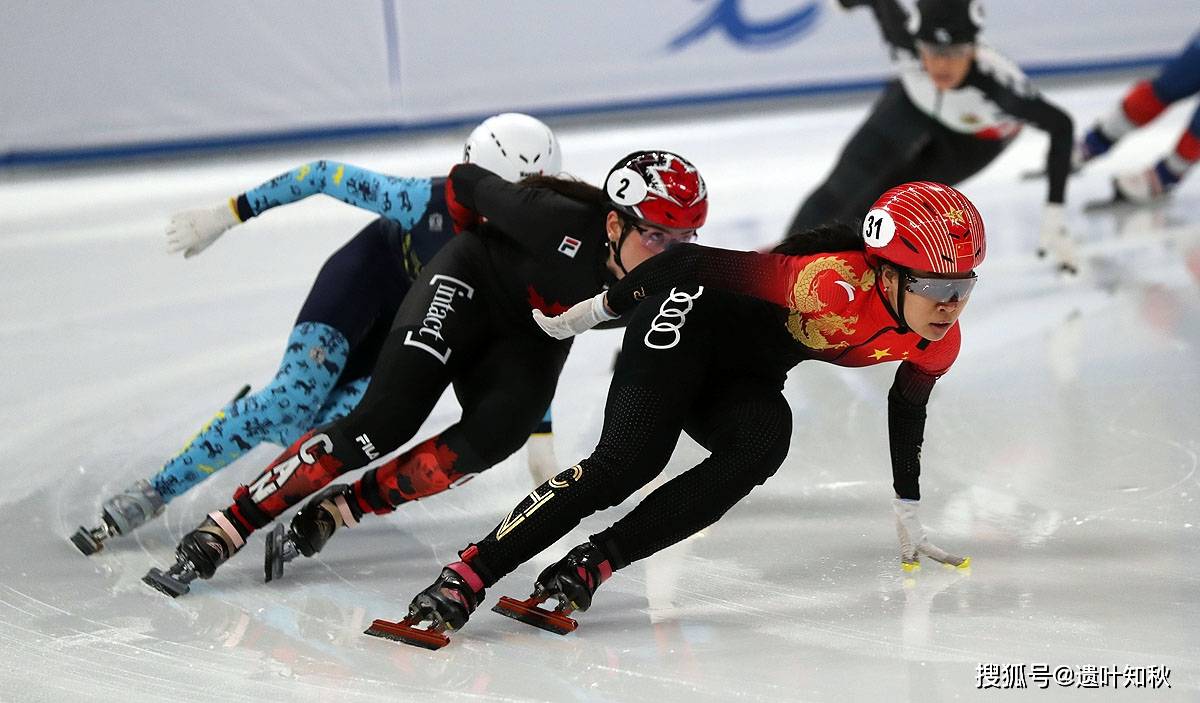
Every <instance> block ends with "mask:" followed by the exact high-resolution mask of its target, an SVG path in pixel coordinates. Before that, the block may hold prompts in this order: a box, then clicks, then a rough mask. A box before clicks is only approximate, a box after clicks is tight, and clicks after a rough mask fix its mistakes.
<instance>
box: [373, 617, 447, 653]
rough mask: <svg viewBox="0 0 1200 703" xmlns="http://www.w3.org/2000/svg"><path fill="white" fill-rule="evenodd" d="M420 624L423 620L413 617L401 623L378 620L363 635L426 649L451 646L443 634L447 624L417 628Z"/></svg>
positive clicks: (436, 623) (440, 623)
mask: <svg viewBox="0 0 1200 703" xmlns="http://www.w3.org/2000/svg"><path fill="white" fill-rule="evenodd" d="M420 623H421V620H419V619H417V618H416V617H413V616H410V617H407V618H404V619H403V620H401V621H400V622H391V621H388V620H376V621H374V622H372V623H371V626H370V627H368V628H367V629H366V630H363V634H365V635H371V636H372V637H383V638H386V639H389V640H396V641H397V642H403V643H404V644H411V645H412V646H414V647H423V648H425V649H441V648H442V647H445V646H446V645H448V644H450V638H449V637H447V636H446V635H445V634H443V631H444V630H445V629H446V623H444V622H434V623H433V624H431V625H430V626H429V627H426V628H420V627H416V625H418V624H420Z"/></svg>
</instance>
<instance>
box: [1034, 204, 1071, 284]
mask: <svg viewBox="0 0 1200 703" xmlns="http://www.w3.org/2000/svg"><path fill="white" fill-rule="evenodd" d="M1046 255H1049V256H1050V257H1051V259H1053V260H1054V262H1055V263H1057V264H1058V268H1059V270H1060V271H1063V272H1064V273H1068V274H1074V273H1077V272H1078V271H1079V261H1078V257H1077V256H1076V254H1075V244H1074V242H1072V241H1071V233H1070V232H1069V231H1068V230H1067V223H1066V213H1065V212H1064V211H1063V205H1062V203H1046V205H1045V206H1044V207H1043V208H1042V224H1041V232H1040V236H1039V239H1038V256H1039V257H1042V256H1046Z"/></svg>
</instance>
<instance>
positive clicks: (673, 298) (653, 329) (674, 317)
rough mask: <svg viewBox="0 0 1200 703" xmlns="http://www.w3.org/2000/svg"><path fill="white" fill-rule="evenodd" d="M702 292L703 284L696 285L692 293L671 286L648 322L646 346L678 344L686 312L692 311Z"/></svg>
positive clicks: (672, 345) (658, 347) (654, 347)
mask: <svg viewBox="0 0 1200 703" xmlns="http://www.w3.org/2000/svg"><path fill="white" fill-rule="evenodd" d="M703 294H704V286H697V287H696V292H695V293H694V294H693V293H688V292H686V291H681V290H679V289H677V288H672V289H671V294H670V295H668V296H667V299H666V300H664V301H663V304H662V305H660V306H659V307H658V315H656V316H655V317H654V320H652V321H651V322H650V331H648V332H646V336H645V338H644V341H645V342H646V346H647V347H649V348H651V349H670V348H672V347H674V346H675V345H677V344H679V340H680V339H681V336H682V332H683V324H684V323H685V322H687V314H688V313H689V312H691V311H692V306H693V305H694V304H695V300H696V298H699V297H700V296H701V295H703Z"/></svg>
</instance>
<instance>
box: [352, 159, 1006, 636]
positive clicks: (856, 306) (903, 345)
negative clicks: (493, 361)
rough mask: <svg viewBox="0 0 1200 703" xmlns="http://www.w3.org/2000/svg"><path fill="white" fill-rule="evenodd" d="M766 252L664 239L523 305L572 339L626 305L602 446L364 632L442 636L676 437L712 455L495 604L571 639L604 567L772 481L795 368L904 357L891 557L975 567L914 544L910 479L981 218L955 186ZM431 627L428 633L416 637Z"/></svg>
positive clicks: (631, 557)
mask: <svg viewBox="0 0 1200 703" xmlns="http://www.w3.org/2000/svg"><path fill="white" fill-rule="evenodd" d="M775 251H776V253H772V254H760V253H752V252H735V251H727V250H720V249H709V248H706V247H699V246H680V247H675V248H674V249H672V250H671V251H668V252H667V253H666V254H663V255H662V256H659V257H657V258H656V259H654V260H653V261H650V262H648V263H646V264H644V265H643V266H642V267H641V268H640V269H638V270H637V271H635V272H634V273H633V274H631V275H630V276H628V277H626V278H625V279H623V280H622V281H621V282H619V283H617V284H616V285H614V286H613V287H612V288H610V289H609V290H608V292H607V293H606V294H602V295H598V296H596V297H595V298H593V299H592V300H588V301H583V302H582V303H580V304H579V305H576V306H574V307H573V308H572V309H571V310H569V311H567V312H566V313H565V314H563V315H561V316H558V317H553V318H549V319H546V318H545V316H543V315H542V314H541V313H540V312H535V313H534V317H535V319H539V324H541V325H542V326H543V328H544V329H546V330H547V332H549V333H551V334H552V335H553V336H555V337H562V338H566V337H569V336H570V335H573V334H576V333H578V332H580V331H582V330H585V329H588V328H590V327H592V326H594V325H595V324H597V322H598V321H601V320H604V319H607V318H609V317H611V316H612V315H613V314H614V313H617V314H620V313H624V312H627V311H629V310H631V309H632V308H634V307H635V306H636V310H635V311H634V312H633V313H632V318H631V319H630V321H629V324H628V327H627V328H626V331H625V339H624V344H623V346H622V352H621V356H620V359H619V361H618V363H617V368H616V371H615V373H614V376H613V381H612V385H611V386H610V389H609V394H608V402H607V405H606V407H605V416H604V428H603V430H602V433H601V436H600V440H599V443H598V444H597V446H596V449H595V451H594V452H593V453H592V455H591V456H590V457H588V458H587V459H584V460H583V461H581V462H579V463H578V464H576V465H575V466H572V467H571V468H569V469H567V470H565V471H563V472H562V473H560V474H558V475H557V476H555V477H554V478H552V479H550V480H549V481H547V482H546V483H544V484H542V485H541V486H539V487H538V488H536V489H534V491H533V492H532V493H530V494H529V495H528V496H526V497H525V498H524V499H522V500H521V502H520V503H518V504H517V506H516V507H515V508H513V509H512V511H511V512H509V513H508V514H507V515H506V516H505V517H504V519H503V520H501V521H500V523H499V524H498V525H497V526H496V527H495V529H493V530H492V532H491V533H489V534H488V535H487V536H486V537H484V538H483V539H482V540H480V541H479V542H477V543H475V544H470V545H468V546H467V547H466V548H465V549H464V550H462V551H461V552H459V555H460V557H461V560H460V561H457V562H455V563H453V564H450V565H449V566H447V567H445V569H443V571H442V573H441V575H440V576H439V577H438V579H437V580H436V581H435V582H434V583H433V584H432V585H431V586H430V587H429V588H427V589H425V590H424V591H422V592H421V593H420V594H418V595H417V597H416V598H415V599H414V600H413V601H412V605H411V606H410V607H409V613H408V617H407V618H406V619H405V620H404V621H402V622H399V623H389V622H386V621H376V622H375V624H373V625H372V628H371V629H369V630H368V634H374V635H379V636H384V637H392V638H395V639H400V640H402V641H405V642H408V643H410V644H416V645H418V646H424V647H430V648H436V647H439V646H441V645H443V644H445V643H446V641H447V640H446V638H445V636H444V635H443V634H442V633H441V630H444V629H446V628H452V629H458V628H460V627H462V625H463V624H464V623H465V622H466V621H467V619H468V617H469V616H470V614H471V612H472V611H473V610H474V609H475V607H476V606H477V605H478V604H479V603H480V602H481V600H482V599H483V597H484V590H485V588H487V587H490V586H492V585H493V584H495V583H496V581H497V580H499V579H500V578H502V577H503V576H504V575H506V574H508V573H510V572H512V571H513V570H514V569H515V568H516V567H517V566H519V565H520V564H522V563H523V562H525V561H527V560H528V559H530V558H531V557H533V556H534V555H536V554H537V553H538V552H540V551H542V550H543V549H545V548H546V547H547V546H549V545H550V544H552V543H553V542H555V541H556V540H558V539H559V538H560V537H562V536H563V535H565V534H567V533H568V532H569V531H570V530H571V529H573V528H574V527H575V526H576V525H577V524H579V521H580V520H581V519H583V518H584V517H586V516H588V515H590V514H591V513H593V512H595V511H597V510H603V509H605V508H608V507H610V506H615V505H617V504H619V503H621V502H622V501H623V500H625V499H626V498H627V497H628V496H630V495H631V494H632V493H633V492H634V491H636V490H637V489H638V488H640V487H641V486H643V485H645V484H646V483H647V482H649V481H650V480H651V479H652V478H654V477H655V476H656V475H657V474H658V473H660V472H661V471H662V470H663V467H664V466H665V465H666V463H667V460H668V459H669V457H670V455H671V453H672V451H673V449H674V447H675V443H676V441H677V440H678V437H679V433H680V431H681V430H686V431H687V433H688V434H689V435H691V436H692V437H693V438H694V439H696V441H697V442H699V443H700V444H701V445H702V446H704V447H705V448H706V449H708V450H709V451H710V452H711V455H710V456H709V457H708V458H706V459H705V460H704V461H702V462H701V463H700V464H698V465H696V466H695V467H693V468H691V469H689V470H687V471H685V472H683V473H682V474H680V475H679V476H677V477H675V478H674V479H672V480H670V481H667V482H666V483H664V484H663V485H662V486H660V487H659V488H657V489H656V490H654V491H653V492H652V493H650V495H649V496H647V497H646V498H645V499H644V500H642V501H641V502H640V503H639V504H638V505H637V506H636V507H635V508H634V509H633V510H632V511H631V512H630V513H629V514H628V515H626V516H625V517H624V518H622V519H620V520H618V521H617V522H616V523H614V524H613V525H612V526H611V527H609V528H608V529H606V530H604V531H602V532H600V533H598V534H595V535H592V536H591V538H590V539H589V540H588V541H587V542H585V543H583V544H581V545H579V546H577V547H575V548H574V549H572V550H571V551H570V552H569V553H568V554H567V555H566V556H565V557H564V558H563V559H561V560H560V561H558V562H557V563H555V564H553V565H551V566H550V567H548V568H547V569H545V570H544V571H543V572H542V573H541V575H540V576H539V577H538V579H537V582H536V584H535V586H534V589H533V595H532V597H531V598H530V599H529V600H527V601H524V602H518V601H514V600H512V599H503V600H502V601H501V603H500V605H498V606H496V608H495V610H497V611H498V612H501V613H502V614H505V615H508V616H510V617H514V618H517V619H519V620H522V621H525V622H529V623H531V624H535V625H538V626H540V627H545V628H546V629H550V630H553V631H556V632H560V633H565V632H568V631H570V630H572V629H574V626H575V624H574V621H572V620H570V619H569V618H566V617H565V616H566V614H567V613H568V612H570V611H571V610H586V609H587V608H588V607H589V605H590V604H591V602H592V597H593V595H594V593H595V591H596V588H597V587H598V586H599V585H600V584H601V583H602V582H604V580H605V579H607V578H609V577H610V576H611V575H612V573H613V572H614V571H616V570H618V569H621V568H623V567H625V566H627V565H628V564H630V563H632V562H634V561H637V560H639V559H643V558H645V557H648V556H650V555H651V554H654V553H655V552H657V551H659V550H661V549H663V548H665V547H668V546H670V545H672V544H674V543H676V542H678V541H679V540H682V539H683V538H685V537H687V536H689V535H691V534H693V533H695V532H696V531H698V530H700V529H702V528H704V527H706V526H708V525H711V524H713V523H714V522H716V521H717V520H718V519H720V517H721V516H722V515H723V514H724V513H725V512H726V511H727V510H729V508H730V507H732V506H733V505H734V504H735V503H737V502H738V501H739V500H741V499H742V498H743V497H745V496H746V495H747V494H748V493H749V492H750V490H751V489H752V488H753V487H754V486H756V485H759V484H762V483H763V482H764V481H766V480H767V479H768V478H769V477H770V476H771V475H772V474H774V473H775V471H776V469H778V467H779V466H780V464H781V463H782V462H783V459H784V457H785V456H786V454H787V451H788V446H789V441H790V436H791V429H792V421H791V414H790V411H789V408H788V404H787V402H786V401H785V400H784V397H783V395H782V393H781V389H782V387H783V381H784V377H785V375H786V374H787V372H788V370H789V369H790V368H791V367H793V366H794V365H795V364H796V363H798V362H799V361H801V360H804V359H815V360H819V361H825V362H828V363H832V364H837V365H839V366H852V367H853V366H870V365H874V364H879V363H884V362H889V361H898V362H900V365H899V367H898V368H897V369H896V377H895V382H894V383H893V385H892V388H891V391H890V392H889V394H888V432H889V438H890V444H891V458H892V472H893V488H894V490H895V497H894V499H893V502H892V505H893V510H894V513H895V519H896V521H897V532H898V535H899V537H900V558H901V562H902V565H903V566H904V567H905V568H906V569H912V568H915V567H917V566H918V565H919V563H920V562H919V558H920V556H921V555H926V556H929V557H930V558H932V559H935V560H938V561H942V562H945V563H948V564H951V565H953V566H957V567H965V566H966V565H968V564H969V560H968V559H965V558H963V557H957V556H954V555H952V554H949V553H947V552H945V551H944V550H942V549H940V548H938V547H936V546H934V545H933V544H931V543H930V542H929V539H928V538H927V537H926V535H925V531H924V528H923V527H922V526H921V521H920V519H919V517H918V506H919V500H920V497H921V494H920V487H919V480H918V479H919V476H920V451H921V444H922V442H923V436H924V427H925V408H926V403H927V401H928V398H929V394H930V392H931V390H932V388H933V386H934V382H935V381H936V380H937V379H938V378H939V377H940V376H941V375H942V374H944V373H946V371H947V370H948V369H949V368H950V366H951V364H952V363H953V362H954V360H955V358H956V357H957V355H958V350H959V343H960V333H959V327H958V324H957V320H958V316H959V314H960V313H961V312H962V311H963V308H964V306H965V304H966V302H967V298H968V296H969V295H970V292H971V290H972V288H973V286H974V284H975V281H976V275H975V268H976V266H978V265H979V264H980V262H982V261H983V258H984V255H985V253H986V251H985V240H984V228H983V222H982V220H981V218H980V216H979V213H978V211H977V210H976V209H975V207H974V205H972V204H971V202H970V201H969V200H967V198H966V197H964V196H963V195H962V194H961V193H959V192H958V191H956V190H954V189H953V188H951V187H949V186H945V185H941V184H935V183H926V182H919V183H909V184H905V185H902V186H899V187H896V188H894V189H892V190H890V191H888V192H887V193H885V194H884V195H883V196H882V197H880V198H879V199H878V201H876V202H875V204H874V206H873V207H872V208H871V210H870V211H869V212H868V213H867V215H866V219H865V220H864V222H863V225H862V235H861V236H859V235H858V234H857V233H856V232H855V231H854V230H853V229H852V228H851V227H850V226H848V225H844V224H839V225H830V226H825V227H823V228H819V229H817V230H813V231H808V232H804V233H798V234H795V235H793V236H792V237H789V238H788V239H787V240H785V241H784V243H783V244H781V245H780V246H779V247H777V248H776V250H775ZM737 294H741V295H737ZM743 296H752V297H743ZM639 302H640V305H639ZM549 598H553V599H556V600H557V601H558V602H559V607H558V609H557V610H556V611H555V612H547V611H545V610H542V609H540V608H538V607H537V605H538V604H539V603H540V602H542V601H544V600H546V599H549ZM424 621H429V622H431V623H432V625H431V627H430V628H428V629H420V628H417V627H415V625H417V624H419V623H421V622H424Z"/></svg>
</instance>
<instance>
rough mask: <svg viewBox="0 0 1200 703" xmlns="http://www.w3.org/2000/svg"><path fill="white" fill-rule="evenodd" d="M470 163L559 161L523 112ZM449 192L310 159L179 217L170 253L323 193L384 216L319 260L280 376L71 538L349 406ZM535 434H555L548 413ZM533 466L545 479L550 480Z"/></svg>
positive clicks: (499, 126)
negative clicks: (223, 201) (95, 522)
mask: <svg viewBox="0 0 1200 703" xmlns="http://www.w3.org/2000/svg"><path fill="white" fill-rule="evenodd" d="M464 160H465V161H469V162H472V163H477V164H480V165H481V166H483V167H484V168H487V169H490V170H492V171H494V172H495V173H497V174H499V175H501V176H502V177H504V178H506V179H508V180H510V181H513V182H516V181H518V180H520V179H521V178H523V177H526V176H531V175H542V174H549V175H556V174H558V172H559V171H560V170H561V163H562V161H561V156H560V153H559V148H558V142H557V141H556V140H555V138H554V134H553V132H551V130H550V128H549V127H547V126H546V125H545V124H543V123H542V122H541V121H540V120H537V119H535V118H533V117H530V116H528V115H521V114H516V113H506V114H502V115H496V116H494V117H490V118H488V119H487V120H484V121H483V123H481V124H480V125H479V126H477V127H476V128H475V129H474V130H473V131H472V132H471V134H470V136H469V137H468V138H467V142H466V147H465V150H464ZM445 188H446V179H445V177H437V178H397V177H393V176H386V175H382V174H378V173H374V172H372V171H368V170H365V169H362V168H358V167H355V166H351V165H348V164H343V163H338V162H334V161H315V162H311V163H307V164H304V165H303V166H301V167H299V168H297V169H294V170H292V171H289V172H287V173H284V174H281V175H279V176H276V177H275V178H272V179H271V180H269V181H267V182H265V183H263V184H261V185H259V186H257V187H255V188H252V189H250V190H248V191H246V192H245V193H242V194H240V195H237V196H234V197H232V198H230V199H229V200H228V201H227V202H225V203H220V204H218V205H216V206H214V207H210V208H204V209H199V210H189V211H185V212H182V213H179V214H176V215H175V216H173V217H172V219H171V223H170V225H169V227H168V230H167V238H168V249H169V251H171V252H180V251H182V252H183V254H184V256H185V257H191V256H195V255H196V254H199V253H200V252H201V251H203V250H204V249H206V248H207V247H208V246H210V245H211V244H212V243H213V242H214V241H216V240H217V238H218V237H220V236H221V234H223V233H224V232H225V231H226V230H228V229H230V228H232V227H234V226H236V225H238V224H240V223H242V222H245V221H246V220H248V219H250V218H251V217H257V216H259V215H262V214H263V213H264V212H266V211H267V210H270V209H272V208H275V207H279V206H281V205H287V204H290V203H294V202H296V201H298V200H301V199H304V198H307V197H309V196H310V195H315V194H318V193H323V194H325V195H328V196H331V197H334V198H338V199H340V200H342V201H344V202H346V203H349V204H351V205H356V206H358V207H360V208H363V209H366V210H370V211H372V212H375V213H377V214H378V215H379V216H380V217H379V218H378V219H376V220H375V221H373V222H371V223H370V224H368V225H367V226H366V227H364V228H363V229H362V230H361V231H360V232H359V233H358V234H357V235H355V236H354V237H353V238H352V239H351V240H350V241H349V242H347V243H346V244H345V245H343V246H342V247H341V248H340V249H339V250H338V251H337V252H336V253H334V254H333V255H332V256H330V257H329V259H328V260H327V261H326V262H325V264H324V265H323V266H322V268H321V271H320V273H319V274H317V279H316V281H315V282H314V283H313V286H312V289H311V290H310V291H309V294H308V297H307V299H306V300H305V301H304V305H303V306H302V307H301V309H300V314H299V315H298V316H297V317H296V325H295V327H294V328H293V329H292V332H291V334H290V335H289V337H288V340H287V344H286V346H285V351H284V356H283V360H282V361H281V362H280V364H279V368H278V369H277V371H276V372H275V377H274V379H273V380H272V381H271V382H270V383H268V384H267V385H265V386H264V387H262V388H261V389H259V390H258V391H257V392H255V393H252V394H250V395H245V396H244V397H241V396H239V397H238V398H236V399H235V400H233V401H232V402H230V403H229V404H228V405H226V406H225V407H224V408H222V409H221V410H219V411H218V412H217V413H216V415H215V416H214V417H213V419H212V420H211V421H210V422H209V423H208V424H206V425H205V426H204V427H202V428H201V429H200V431H199V432H197V433H196V435H195V436H194V437H193V438H192V439H191V440H190V441H189V442H188V443H187V446H185V447H184V448H183V450H182V451H180V452H179V454H177V455H176V456H174V457H172V458H171V460H170V461H168V462H167V463H166V464H165V465H164V466H163V468H162V469H161V470H160V471H159V472H158V473H157V474H156V475H154V476H153V477H151V478H150V479H149V480H145V479H143V480H139V481H137V482H136V483H134V484H133V485H132V486H130V487H129V488H128V489H126V490H124V491H121V492H120V493H118V494H116V495H115V496H112V497H111V498H109V499H107V500H105V501H104V503H103V504H102V511H101V519H100V521H99V522H100V525H99V527H96V528H91V529H89V528H84V527H81V528H79V531H78V532H76V533H75V535H73V536H72V538H71V540H72V542H74V544H75V545H76V546H77V547H78V548H79V549H80V550H81V551H82V552H83V553H84V554H92V553H94V552H96V551H98V550H100V549H102V548H103V545H104V541H105V540H107V539H109V538H111V537H113V536H115V535H125V534H128V533H129V532H130V531H131V530H133V529H134V528H136V527H138V526H139V525H142V524H143V523H145V522H146V521H147V520H149V519H150V518H152V517H154V516H155V515H158V514H159V513H160V512H161V511H162V510H163V509H164V508H165V506H166V504H167V503H169V502H170V501H171V500H172V499H174V498H176V497H178V496H180V495H182V494H183V493H184V492H185V491H187V490H189V489H191V488H192V487H193V486H195V485H197V484H198V483H200V482H201V481H203V480H204V479H205V478H207V477H208V476H210V475H212V474H213V473H214V472H216V471H218V470H220V469H222V468H224V467H225V466H227V465H229V464H230V463H232V462H234V461H235V460H236V459H238V458H239V457H240V456H242V455H243V454H245V453H246V452H248V451H249V450H250V449H252V448H253V447H255V446H256V445H258V444H259V443H261V442H275V443H278V444H281V445H283V446H285V447H286V446H288V445H290V444H291V443H292V442H294V441H296V439H297V438H298V437H300V436H301V435H302V434H304V432H306V431H308V430H309V429H311V428H313V427H316V426H318V425H322V424H326V423H328V422H331V421H332V420H334V419H336V418H338V417H341V416H344V415H345V414H346V413H347V412H349V411H350V409H351V408H353V407H354V405H355V404H356V403H357V402H358V401H359V399H360V398H361V397H362V393H363V389H364V388H365V387H366V385H367V379H368V376H369V374H370V373H371V368H372V367H373V366H374V365H375V360H376V358H377V357H378V356H379V349H380V347H381V346H382V344H383V340H384V339H385V338H386V337H387V333H388V331H389V330H390V329H391V323H392V320H393V319H394V318H395V316H396V311H397V310H398V309H399V307H400V301H401V300H403V299H404V296H405V295H406V294H407V293H408V291H409V289H410V288H411V287H412V285H413V281H415V280H416V277H417V275H418V274H419V273H420V270H421V268H422V267H423V266H425V265H426V264H428V263H429V261H430V260H432V258H433V256H434V254H436V253H437V252H438V251H439V250H440V249H441V248H442V247H443V246H444V245H445V244H446V242H448V241H450V239H451V237H453V236H454V229H453V226H452V219H453V218H452V213H451V212H450V211H449V206H448V202H449V201H448V200H447V198H446V195H445ZM539 430H543V431H545V432H548V431H549V418H548V417H547V423H546V425H545V426H543V427H541V428H539ZM535 444H537V450H536V451H535V452H533V455H534V456H537V457H539V458H541V459H543V460H548V459H550V458H551V457H550V456H548V455H549V454H551V452H552V449H551V448H552V446H553V445H552V444H551V442H550V441H549V439H548V434H547V435H544V436H543V437H542V438H541V439H540V440H537V441H536V442H535ZM532 447H533V444H531V449H532ZM555 470H556V469H555ZM531 471H534V469H533V468H531ZM534 473H535V474H536V475H538V476H539V478H538V479H537V482H538V483H540V482H541V481H542V480H545V477H546V475H548V474H547V473H546V472H545V471H541V470H538V471H534Z"/></svg>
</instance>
